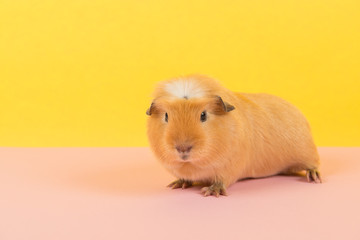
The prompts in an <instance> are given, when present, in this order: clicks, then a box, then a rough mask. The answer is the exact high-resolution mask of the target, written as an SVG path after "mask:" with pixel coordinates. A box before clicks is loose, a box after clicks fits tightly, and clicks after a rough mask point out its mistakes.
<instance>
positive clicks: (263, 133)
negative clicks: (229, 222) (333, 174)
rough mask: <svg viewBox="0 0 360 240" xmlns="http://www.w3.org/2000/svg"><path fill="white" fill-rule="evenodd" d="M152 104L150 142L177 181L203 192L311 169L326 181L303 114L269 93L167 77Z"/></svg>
mask: <svg viewBox="0 0 360 240" xmlns="http://www.w3.org/2000/svg"><path fill="white" fill-rule="evenodd" d="M153 98H154V100H153V102H152V103H151V106H150V108H149V109H148V110H147V112H146V113H147V115H149V118H148V121H147V129H148V131H147V134H148V139H149V143H150V147H151V149H152V150H153V152H154V154H155V156H156V157H157V158H158V159H159V160H160V162H161V163H162V164H163V165H164V167H165V168H166V169H167V170H168V171H169V172H170V173H172V174H173V175H174V176H175V177H176V178H178V180H176V181H174V182H172V183H171V184H170V185H169V187H172V188H187V187H191V186H193V185H194V183H200V184H201V185H203V186H205V187H203V188H202V189H201V192H202V193H203V194H204V196H209V195H214V196H216V197H218V196H219V195H226V188H227V187H228V186H229V185H231V184H233V183H234V182H236V181H238V180H241V179H245V178H263V177H267V176H272V175H276V174H289V173H290V174H291V173H297V172H299V171H303V170H305V171H306V176H307V181H308V182H315V183H321V178H320V173H319V170H318V167H319V155H318V152H317V148H316V146H315V144H314V141H313V138H312V136H311V132H310V126H309V124H308V122H307V120H306V119H305V117H304V116H303V114H302V113H301V112H300V111H299V110H298V109H297V108H296V107H295V106H293V105H291V104H290V103H288V102H287V101H285V100H283V99H281V98H279V97H276V96H272V95H269V94H264V93H258V94H250V93H237V92H232V91H230V90H228V89H227V88H225V87H223V86H222V85H221V84H220V83H219V82H218V81H216V80H214V79H211V78H209V77H205V76H200V75H190V76H186V77H179V78H175V79H171V80H168V81H163V82H160V83H159V84H158V85H157V87H156V89H155V91H154V94H153Z"/></svg>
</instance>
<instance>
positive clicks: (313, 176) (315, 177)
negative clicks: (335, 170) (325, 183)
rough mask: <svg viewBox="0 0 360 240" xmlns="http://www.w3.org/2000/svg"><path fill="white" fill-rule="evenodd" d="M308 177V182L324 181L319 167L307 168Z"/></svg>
mask: <svg viewBox="0 0 360 240" xmlns="http://www.w3.org/2000/svg"><path fill="white" fill-rule="evenodd" d="M306 178H307V181H308V182H314V183H322V180H321V176H320V172H319V171H318V170H317V169H308V170H306Z"/></svg>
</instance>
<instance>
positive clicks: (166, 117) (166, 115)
mask: <svg viewBox="0 0 360 240" xmlns="http://www.w3.org/2000/svg"><path fill="white" fill-rule="evenodd" d="M168 118H169V116H168V114H167V113H165V122H168Z"/></svg>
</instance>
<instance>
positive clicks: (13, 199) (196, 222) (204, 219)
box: [0, 148, 360, 240]
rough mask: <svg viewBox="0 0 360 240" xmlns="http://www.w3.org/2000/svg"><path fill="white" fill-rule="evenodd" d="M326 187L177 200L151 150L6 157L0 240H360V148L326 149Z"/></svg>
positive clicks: (241, 188) (258, 189)
mask: <svg viewBox="0 0 360 240" xmlns="http://www.w3.org/2000/svg"><path fill="white" fill-rule="evenodd" d="M320 154H321V159H322V166H321V172H322V175H323V180H324V183H323V184H310V183H307V182H305V178H303V177H299V176H291V177H285V176H276V177H271V178H265V179H256V180H247V181H242V182H238V183H236V184H234V185H233V186H231V187H230V188H229V189H228V194H229V196H227V197H220V198H215V197H207V198H205V197H202V196H201V195H200V193H199V188H198V187H196V188H193V189H187V190H181V189H177V190H170V189H168V188H166V187H165V186H166V185H167V184H168V183H169V182H170V181H172V180H174V178H173V177H172V176H171V175H169V174H168V173H167V172H166V171H165V170H164V169H163V168H162V166H160V164H159V163H158V162H157V161H156V160H155V159H154V157H153V155H152V154H151V153H150V151H149V149H147V148H0V192H1V198H0V239H1V240H8V239H37V240H38V239H49V240H55V239H86V240H88V239H152V238H154V239H155V238H156V239H204V238H207V239H271V238H274V239H302V240H303V239H360V207H359V204H360V190H359V189H360V188H359V183H360V148H320Z"/></svg>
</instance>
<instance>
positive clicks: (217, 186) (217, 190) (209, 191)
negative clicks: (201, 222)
mask: <svg viewBox="0 0 360 240" xmlns="http://www.w3.org/2000/svg"><path fill="white" fill-rule="evenodd" d="M201 193H202V194H204V196H205V197H207V196H210V195H214V196H215V197H219V196H220V195H224V196H226V195H227V193H226V189H225V186H224V184H223V183H222V182H216V183H214V184H212V185H210V186H209V187H203V188H202V189H201Z"/></svg>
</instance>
